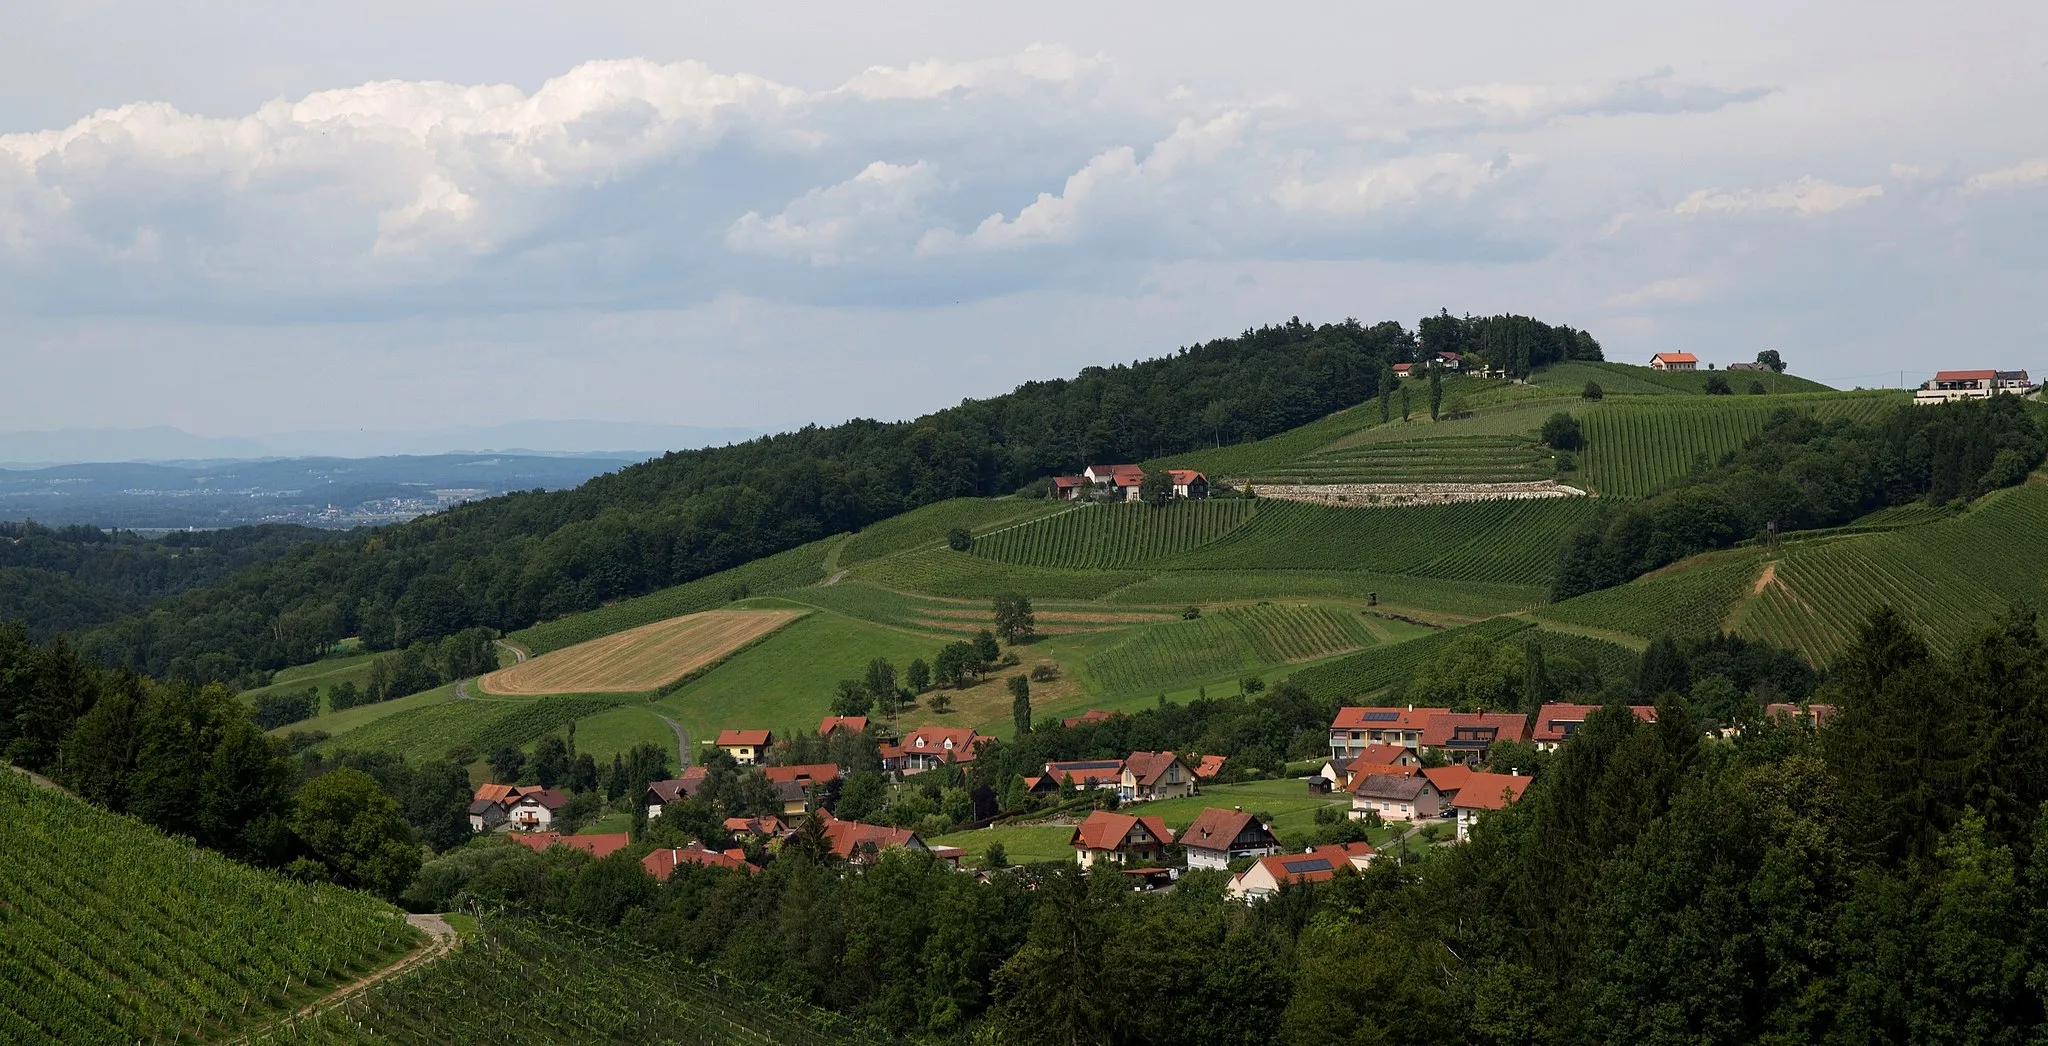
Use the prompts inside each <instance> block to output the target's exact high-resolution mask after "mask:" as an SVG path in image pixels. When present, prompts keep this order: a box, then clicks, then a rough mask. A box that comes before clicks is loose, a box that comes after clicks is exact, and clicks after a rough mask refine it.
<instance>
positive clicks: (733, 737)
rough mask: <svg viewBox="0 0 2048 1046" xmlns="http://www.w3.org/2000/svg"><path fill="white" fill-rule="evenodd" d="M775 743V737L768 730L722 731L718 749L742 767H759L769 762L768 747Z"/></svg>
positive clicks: (719, 736)
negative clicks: (723, 750) (722, 750)
mask: <svg viewBox="0 0 2048 1046" xmlns="http://www.w3.org/2000/svg"><path fill="white" fill-rule="evenodd" d="M774 743H775V735H774V734H773V733H771V732H769V731H767V730H720V731H719V732H718V747H720V748H723V749H725V754H726V755H729V756H732V758H733V762H736V763H738V764H740V765H741V766H757V765H759V764H761V763H765V762H767V761H768V746H769V745H771V744H774Z"/></svg>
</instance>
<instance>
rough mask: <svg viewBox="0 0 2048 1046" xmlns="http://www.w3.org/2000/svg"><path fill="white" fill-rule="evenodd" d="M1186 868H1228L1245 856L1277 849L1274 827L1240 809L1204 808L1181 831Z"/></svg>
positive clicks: (1276, 851) (1257, 855)
mask: <svg viewBox="0 0 2048 1046" xmlns="http://www.w3.org/2000/svg"><path fill="white" fill-rule="evenodd" d="M1180 845H1181V846H1182V847H1183V848H1184V849H1186V851H1187V855H1188V867H1189V868H1228V867H1229V866H1230V862H1232V861H1236V860H1241V859H1243V858H1246V857H1264V856H1266V855H1267V854H1276V853H1279V852H1280V840H1279V839H1277V838H1275V837H1274V835H1273V830H1272V829H1271V828H1270V827H1268V826H1266V825H1263V824H1260V823H1259V821H1258V818H1255V817H1253V816H1252V815H1250V814H1248V813H1245V812H1244V811H1243V810H1217V809H1214V808H1211V809H1208V810H1204V811H1202V812H1201V814H1200V815H1199V816H1197V817H1196V818H1195V821H1194V823H1193V824H1190V825H1188V826H1187V829H1186V830H1185V831H1183V832H1181V833H1180Z"/></svg>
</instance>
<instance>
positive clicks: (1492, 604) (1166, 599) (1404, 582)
mask: <svg viewBox="0 0 2048 1046" xmlns="http://www.w3.org/2000/svg"><path fill="white" fill-rule="evenodd" d="M1399 511H1403V512H1406V511H1410V510H1408V509H1401V510H1399ZM1543 595H1544V589H1543V587H1542V586H1540V585H1493V584H1487V583H1486V582H1483V581H1445V580H1443V579H1441V578H1417V577H1407V576H1404V575H1400V574H1380V573H1374V572H1371V571H1363V570H1181V571H1169V572H1166V573H1162V574H1157V575H1154V576H1153V577H1150V578H1147V579H1145V580H1143V581H1140V582H1138V583H1136V584H1133V585H1129V586H1127V587H1124V588H1120V589H1117V590H1116V591H1115V592H1114V593H1112V594H1111V595H1110V596H1109V598H1108V599H1107V600H1105V602H1107V603H1112V604H1116V605H1119V606H1130V607H1143V606H1162V605H1163V606H1188V605H1198V606H1199V605H1207V604H1211V603H1233V602H1245V601H1248V600H1259V599H1275V600H1278V599H1345V600H1353V601H1356V602H1365V601H1366V599H1367V597H1368V596H1371V597H1374V598H1376V599H1377V601H1378V604H1379V605H1380V606H1384V607H1388V608H1390V609H1398V610H1402V611H1404V612H1412V613H1415V614H1419V615H1422V616H1426V617H1430V618H1433V619H1452V620H1455V619H1468V620H1469V619H1471V618H1480V617H1491V616H1493V615H1495V614H1504V613H1507V612H1509V611H1513V610H1524V609H1527V608H1529V607H1532V606H1535V605H1536V604H1538V603H1541V602H1543Z"/></svg>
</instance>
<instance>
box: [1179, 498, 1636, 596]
mask: <svg viewBox="0 0 2048 1046" xmlns="http://www.w3.org/2000/svg"><path fill="white" fill-rule="evenodd" d="M1595 511H1596V506H1594V504H1593V503H1592V502H1591V501H1590V500H1589V499H1586V498H1550V499H1545V500H1534V501H1483V502H1472V503H1467V504H1459V505H1431V506H1420V507H1411V508H1397V509H1350V508H1332V507H1327V506H1322V505H1309V504H1302V503H1299V502H1277V501H1262V502H1260V507H1259V511H1258V514H1257V515H1256V516H1254V517H1252V519H1251V520H1250V521H1249V522H1247V523H1246V524H1245V525H1244V526H1242V527H1239V528H1237V529H1236V530H1234V531H1232V532H1230V533H1229V534H1227V535H1225V536H1224V537H1222V538H1220V539H1218V540H1217V541H1215V542H1214V543H1212V544H1210V545H1209V546H1207V547H1205V548H1202V549H1200V550H1199V551H1196V552H1193V553H1190V554H1188V555H1185V556H1181V557H1179V558H1178V559H1175V560H1174V561H1172V564H1171V565H1172V566H1173V567H1174V568H1175V569H1183V570H1200V569H1217V570H1300V569H1325V570H1370V571H1375V572H1378V573H1383V574H1406V575H1410V576H1415V577H1432V578H1443V579H1445V580H1452V581H1481V582H1487V583H1491V584H1501V585H1543V584H1547V583H1548V582H1549V580H1550V576H1551V572H1552V570H1553V568H1554V567H1555V566H1556V559H1557V550H1558V549H1559V548H1560V547H1562V546H1563V544H1564V540H1565V538H1566V536H1567V535H1569V534H1570V533H1571V532H1572V531H1573V530H1574V529H1575V528H1576V527H1578V525H1579V524H1580V523H1581V522H1583V521H1585V520H1587V519H1589V518H1591V517H1592V515H1593V513H1594V512H1595Z"/></svg>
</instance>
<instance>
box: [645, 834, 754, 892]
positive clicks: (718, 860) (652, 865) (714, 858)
mask: <svg viewBox="0 0 2048 1046" xmlns="http://www.w3.org/2000/svg"><path fill="white" fill-rule="evenodd" d="M686 864H694V865H700V866H702V867H705V868H723V869H725V870H726V871H729V872H745V873H746V874H748V875H753V874H754V873H756V872H759V871H760V870H761V869H759V868H757V867H755V866H753V865H751V864H748V863H747V852H746V851H745V850H739V849H733V850H727V851H725V852H724V853H720V852H718V851H717V850H706V849H705V848H704V844H702V843H698V842H695V841H692V842H691V843H690V845H688V846H683V847H672V848H670V849H667V850H656V851H654V852H653V853H651V854H648V855H647V856H645V857H642V858H641V859H640V867H642V868H645V869H647V874H648V875H651V876H653V877H654V881H655V882H660V883H665V882H668V880H669V877H670V876H672V875H674V874H676V868H678V867H679V866H681V865H686Z"/></svg>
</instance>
